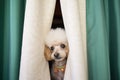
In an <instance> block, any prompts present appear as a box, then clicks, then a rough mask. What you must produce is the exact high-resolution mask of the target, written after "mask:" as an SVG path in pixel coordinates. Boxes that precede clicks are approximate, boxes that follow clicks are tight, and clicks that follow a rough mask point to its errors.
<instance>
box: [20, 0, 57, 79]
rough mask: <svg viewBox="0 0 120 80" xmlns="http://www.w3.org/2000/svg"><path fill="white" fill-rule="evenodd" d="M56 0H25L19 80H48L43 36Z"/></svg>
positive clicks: (50, 23)
mask: <svg viewBox="0 0 120 80" xmlns="http://www.w3.org/2000/svg"><path fill="white" fill-rule="evenodd" d="M55 2H56V0H27V2H26V10H25V20H24V32H23V43H22V54H21V66H20V77H19V80H50V74H49V66H48V62H47V61H46V60H45V57H44V38H45V36H46V34H47V32H48V31H49V30H50V28H51V25H52V19H53V14H54V9H55Z"/></svg>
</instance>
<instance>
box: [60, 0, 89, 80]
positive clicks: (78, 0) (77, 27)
mask: <svg viewBox="0 0 120 80" xmlns="http://www.w3.org/2000/svg"><path fill="white" fill-rule="evenodd" d="M85 3H86V2H85V0H61V9H62V14H63V21H64V24H65V29H66V34H67V38H68V42H69V48H70V52H69V57H68V63H67V67H66V73H65V80H80V79H81V80H87V79H88V77H87V56H86V25H85V24H86V17H85V16H86V15H85V10H86V8H85Z"/></svg>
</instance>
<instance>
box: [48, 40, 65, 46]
mask: <svg viewBox="0 0 120 80" xmlns="http://www.w3.org/2000/svg"><path fill="white" fill-rule="evenodd" d="M61 44H65V45H67V42H56V41H54V42H53V43H51V44H49V47H51V46H59V45H61Z"/></svg>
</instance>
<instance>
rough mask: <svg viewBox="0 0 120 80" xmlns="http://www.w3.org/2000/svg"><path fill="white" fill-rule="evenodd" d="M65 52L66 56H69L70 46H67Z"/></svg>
mask: <svg viewBox="0 0 120 80" xmlns="http://www.w3.org/2000/svg"><path fill="white" fill-rule="evenodd" d="M65 52H66V54H67V56H68V54H69V46H68V44H67V46H66V48H65Z"/></svg>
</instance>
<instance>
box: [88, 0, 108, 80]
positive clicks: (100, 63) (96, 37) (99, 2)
mask: <svg viewBox="0 0 120 80" xmlns="http://www.w3.org/2000/svg"><path fill="white" fill-rule="evenodd" d="M106 2H107V0H106ZM106 2H105V1H104V0H87V9H86V10H87V14H86V15H87V55H88V70H89V80H110V63H109V35H108V34H109V30H108V29H109V28H108V24H107V23H108V21H107V20H108V19H107V18H108V14H107V13H106V12H108V11H106V10H108V9H106V8H108V4H105V3H106Z"/></svg>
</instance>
